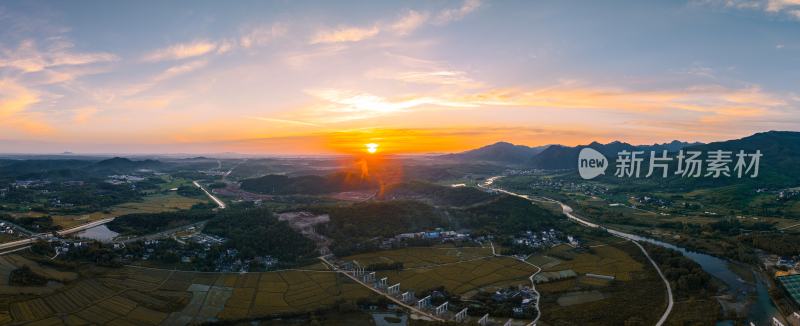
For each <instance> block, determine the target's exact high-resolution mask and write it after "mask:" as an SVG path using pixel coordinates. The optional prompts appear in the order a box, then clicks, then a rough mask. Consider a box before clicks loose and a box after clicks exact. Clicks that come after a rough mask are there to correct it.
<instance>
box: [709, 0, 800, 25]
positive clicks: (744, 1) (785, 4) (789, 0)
mask: <svg viewBox="0 0 800 326" xmlns="http://www.w3.org/2000/svg"><path fill="white" fill-rule="evenodd" d="M697 3H700V4H704V5H711V6H718V7H725V8H734V9H739V10H759V11H763V12H765V13H768V14H773V15H776V14H784V15H787V16H789V17H790V18H792V19H797V20H800V0H699V1H697Z"/></svg>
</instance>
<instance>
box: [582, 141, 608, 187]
mask: <svg viewBox="0 0 800 326" xmlns="http://www.w3.org/2000/svg"><path fill="white" fill-rule="evenodd" d="M607 167H608V159H606V157H605V156H603V154H601V153H600V152H598V151H596V150H594V149H592V148H589V147H586V148H584V149H582V150H581V152H580V154H578V173H579V174H580V175H581V178H584V179H586V180H589V179H594V178H595V177H597V176H598V175H601V174H605V173H606V168H607Z"/></svg>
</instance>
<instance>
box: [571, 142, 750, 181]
mask: <svg viewBox="0 0 800 326" xmlns="http://www.w3.org/2000/svg"><path fill="white" fill-rule="evenodd" d="M671 154H674V156H673V155H671ZM704 154H705V155H704ZM762 156H764V154H762V153H761V150H756V151H755V152H753V153H747V152H745V151H743V150H740V151H738V152H734V151H724V150H714V151H706V152H705V153H704V152H701V151H684V150H680V151H678V152H677V154H676V153H668V152H667V151H666V150H663V151H661V152H657V151H650V152H649V155H645V152H644V151H635V150H634V151H629V150H623V151H621V152H619V153H617V159H616V164H615V165H616V169H615V172H614V176H615V177H617V178H641V177H642V176H643V175H644V177H645V178H649V177H650V176H652V175H654V174H655V175H659V174H660V175H661V177H662V178H666V177H668V176H670V175H674V176H680V177H681V178H698V177H707V178H720V177H729V178H730V177H736V178H742V177H747V176H749V177H750V178H755V177H758V172H759V165H760V164H761V157H762ZM645 162H646V163H647V164H646V166H645V167H644V168H643V167H642V165H643V163H645ZM607 165H608V160H607V159H606V157H605V156H603V154H601V153H600V152H598V151H596V150H594V149H591V148H588V147H587V148H584V149H582V150H581V152H580V154H579V155H578V173H579V174H580V175H581V178H584V179H587V180H588V179H593V178H596V177H597V176H599V175H601V174H605V170H606V167H607ZM672 169H674V170H672ZM643 170H644V171H643ZM643 172H646V174H645V173H643Z"/></svg>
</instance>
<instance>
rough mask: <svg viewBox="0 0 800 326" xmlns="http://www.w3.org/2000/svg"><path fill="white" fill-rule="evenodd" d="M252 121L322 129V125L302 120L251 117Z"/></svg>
mask: <svg viewBox="0 0 800 326" xmlns="http://www.w3.org/2000/svg"><path fill="white" fill-rule="evenodd" d="M249 118H250V119H256V120H260V121H267V122H277V123H285V124H292V125H301V126H310V127H320V126H321V125H320V124H317V123H311V122H306V121H300V120H291V119H277V118H265V117H249Z"/></svg>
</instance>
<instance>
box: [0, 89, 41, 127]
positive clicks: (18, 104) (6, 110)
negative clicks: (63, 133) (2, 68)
mask: <svg viewBox="0 0 800 326" xmlns="http://www.w3.org/2000/svg"><path fill="white" fill-rule="evenodd" d="M39 101H40V97H39V94H37V93H36V92H35V91H33V90H31V89H28V88H26V87H25V86H23V85H20V84H17V83H16V82H14V81H12V80H0V127H2V128H4V129H6V130H7V131H18V132H22V133H24V134H33V135H38V134H43V133H47V132H49V131H50V130H51V129H52V128H51V127H50V126H49V125H48V124H47V123H46V122H44V121H43V120H42V117H41V115H40V114H38V113H35V112H29V108H30V106H32V105H34V104H36V103H38V102H39Z"/></svg>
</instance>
